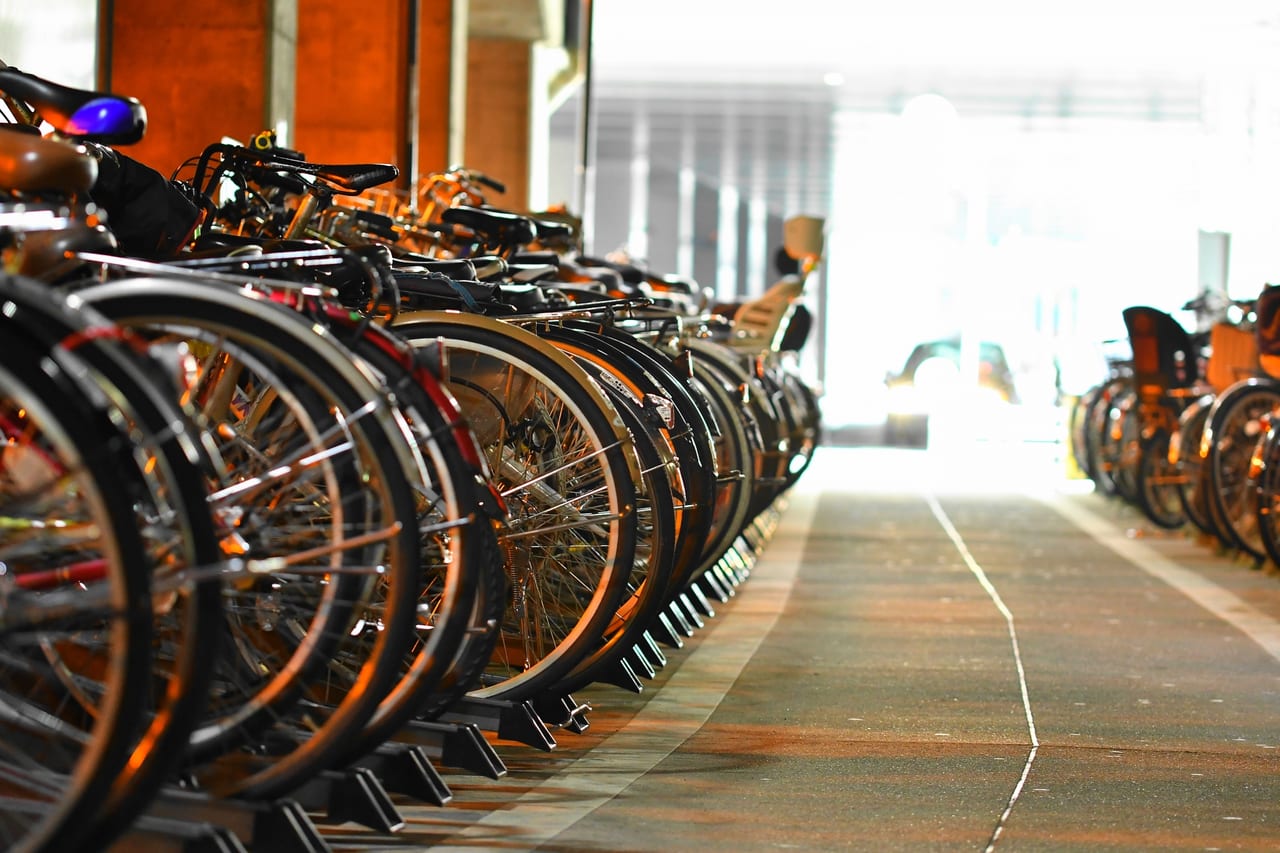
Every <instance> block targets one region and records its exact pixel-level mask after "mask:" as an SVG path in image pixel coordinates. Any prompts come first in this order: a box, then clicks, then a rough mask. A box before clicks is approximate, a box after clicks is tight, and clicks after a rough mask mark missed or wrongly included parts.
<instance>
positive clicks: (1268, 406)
mask: <svg viewBox="0 0 1280 853" xmlns="http://www.w3.org/2000/svg"><path fill="white" fill-rule="evenodd" d="M1277 406H1280V383H1276V382H1275V381H1273V380H1270V379H1248V380H1245V381H1243V382H1239V383H1236V384H1235V385H1233V386H1231V387H1230V388H1228V389H1227V390H1226V391H1225V392H1223V394H1222V395H1221V396H1219V397H1218V399H1217V400H1216V401H1215V402H1214V404H1213V408H1212V410H1211V412H1210V414H1209V422H1208V425H1207V426H1206V428H1205V435H1204V442H1205V443H1206V444H1207V447H1208V455H1207V456H1206V458H1205V464H1206V466H1208V469H1209V485H1210V489H1209V506H1210V509H1211V511H1212V513H1213V519H1214V524H1215V525H1216V526H1218V527H1219V528H1220V529H1221V530H1222V531H1223V532H1224V533H1225V534H1226V535H1227V536H1228V537H1229V543H1228V544H1230V545H1232V546H1233V547H1236V548H1239V549H1240V550H1241V551H1243V552H1245V553H1246V554H1248V555H1249V556H1251V557H1252V558H1254V559H1255V560H1263V559H1266V556H1267V554H1266V549H1265V548H1264V547H1263V544H1262V537H1261V533H1260V532H1259V530H1258V505H1257V500H1258V494H1257V489H1256V487H1255V486H1254V484H1253V483H1252V482H1251V479H1250V478H1251V476H1252V471H1251V468H1252V460H1253V458H1254V454H1255V451H1256V449H1257V447H1258V443H1259V442H1260V441H1261V440H1262V439H1263V438H1264V437H1265V433H1266V423H1267V421H1268V420H1269V419H1270V417H1271V415H1272V413H1273V412H1274V411H1275V410H1276V408H1277Z"/></svg>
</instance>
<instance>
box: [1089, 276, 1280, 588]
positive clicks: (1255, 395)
mask: <svg viewBox="0 0 1280 853" xmlns="http://www.w3.org/2000/svg"><path fill="white" fill-rule="evenodd" d="M1182 309H1183V310H1184V311H1194V312H1195V316H1196V318H1197V321H1196V329H1195V330H1194V331H1191V332H1189V331H1187V330H1186V329H1185V328H1184V327H1183V326H1182V325H1181V324H1180V323H1179V322H1178V321H1177V319H1175V318H1174V317H1173V316H1172V315H1171V314H1169V313H1168V312H1165V311H1163V310H1160V309H1157V308H1153V307H1150V306H1133V307H1130V308H1128V309H1126V310H1125V311H1124V321H1125V326H1126V329H1127V332H1128V344H1129V347H1128V350H1129V351H1128V352H1126V353H1124V355H1123V356H1122V357H1117V358H1115V359H1113V360H1111V363H1110V375H1109V376H1108V377H1106V378H1105V379H1104V380H1103V381H1102V382H1100V383H1099V384H1098V385H1096V386H1095V387H1093V388H1092V389H1090V390H1089V391H1088V392H1087V393H1085V394H1084V395H1082V396H1081V397H1080V398H1079V399H1078V400H1077V401H1076V405H1075V408H1074V410H1073V413H1072V422H1071V429H1072V445H1073V449H1074V452H1075V458H1076V461H1077V462H1078V464H1079V466H1080V468H1081V470H1083V471H1084V472H1085V473H1086V474H1087V476H1088V477H1090V478H1091V479H1092V480H1093V482H1094V483H1095V485H1096V487H1097V489H1098V490H1099V491H1100V492H1102V493H1104V494H1107V495H1113V496H1115V497H1117V498H1119V499H1122V500H1125V501H1128V502H1130V503H1132V504H1133V505H1135V506H1137V507H1138V508H1139V509H1141V511H1142V512H1143V514H1144V515H1145V516H1146V517H1147V518H1148V519H1149V520H1150V521H1151V522H1152V523H1153V524H1156V525H1158V526H1160V527H1163V528H1169V529H1174V528H1179V527H1182V526H1184V525H1191V526H1193V527H1194V528H1195V529H1197V530H1198V531H1200V532H1202V533H1204V534H1206V535H1207V536H1209V537H1212V539H1213V540H1214V541H1216V542H1218V543H1219V544H1220V545H1221V546H1222V547H1223V548H1226V549H1229V550H1231V551H1233V552H1238V553H1240V554H1242V555H1244V556H1246V557H1248V558H1249V559H1250V560H1252V561H1253V562H1254V564H1255V565H1256V566H1259V567H1260V566H1263V565H1265V564H1266V563H1268V562H1271V563H1275V564H1277V565H1280V513H1277V511H1276V510H1277V509H1280V418H1277V413H1278V412H1280V287H1275V286H1272V285H1267V286H1265V287H1264V288H1263V289H1262V291H1261V292H1260V294H1259V295H1258V296H1257V298H1255V299H1247V300H1229V299H1226V298H1225V297H1221V296H1218V297H1217V298H1215V297H1214V296H1213V295H1212V294H1209V293H1206V294H1202V295H1201V296H1200V297H1198V298H1197V299H1195V300H1192V301H1191V302H1188V303H1187V304H1186V305H1184V306H1182Z"/></svg>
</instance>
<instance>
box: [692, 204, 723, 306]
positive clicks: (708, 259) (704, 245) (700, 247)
mask: <svg viewBox="0 0 1280 853" xmlns="http://www.w3.org/2000/svg"><path fill="white" fill-rule="evenodd" d="M719 228H720V193H719V192H717V191H716V188H715V187H713V186H711V185H710V184H707V183H705V182H703V181H698V182H697V184H696V185H695V188H694V192H693V240H692V245H693V278H694V280H695V281H697V282H698V284H700V285H702V286H703V287H704V288H709V289H712V290H714V289H715V287H716V267H717V263H718V257H717V246H718V242H717V235H718V234H719ZM717 298H719V294H718V293H717Z"/></svg>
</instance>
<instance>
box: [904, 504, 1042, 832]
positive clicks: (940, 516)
mask: <svg viewBox="0 0 1280 853" xmlns="http://www.w3.org/2000/svg"><path fill="white" fill-rule="evenodd" d="M925 500H927V501H928V502H929V509H930V510H931V511H932V512H933V517H934V518H936V519H937V520H938V524H940V525H942V529H943V531H944V532H945V533H946V534H947V538H948V539H950V540H951V544H952V545H955V547H956V550H957V551H959V552H960V557H961V559H963V560H964V564H965V565H966V566H968V567H969V572H970V573H971V574H972V575H973V576H974V577H975V578H977V580H978V584H979V585H980V586H981V587H982V589H983V590H984V591H985V592H986V593H987V597H988V598H990V599H991V603H992V604H994V605H995V606H996V610H998V611H1000V615H1001V616H1003V617H1004V622H1005V627H1006V629H1007V630H1008V632H1009V645H1010V646H1011V647H1012V651H1013V662H1014V665H1015V666H1016V668H1017V670H1018V687H1019V688H1020V689H1021V691H1022V713H1023V715H1024V716H1025V717H1026V720H1027V736H1028V737H1029V738H1030V739H1031V749H1030V750H1029V751H1028V752H1027V760H1026V761H1025V762H1024V763H1023V765H1022V775H1021V776H1019V777H1018V782H1017V784H1016V785H1014V786H1013V791H1012V792H1011V793H1010V794H1009V801H1008V803H1006V804H1005V807H1004V811H1003V812H1001V813H1000V817H999V818H998V819H997V820H996V825H995V829H994V830H992V832H991V838H990V839H989V840H988V841H987V846H986V848H985V853H992V851H993V850H995V847H996V842H997V841H999V840H1000V835H1001V833H1003V832H1004V828H1005V826H1006V825H1008V823H1009V816H1010V815H1011V814H1013V807H1014V806H1015V805H1016V804H1017V802H1018V798H1019V797H1021V796H1022V789H1023V788H1024V787H1026V784H1027V777H1028V776H1030V775H1031V765H1033V764H1034V763H1035V760H1036V753H1038V752H1039V751H1040V738H1039V737H1038V736H1037V735H1036V720H1035V716H1034V715H1033V714H1032V713H1031V691H1030V690H1029V689H1028V688H1027V670H1026V668H1025V667H1024V666H1023V665H1022V648H1021V646H1019V645H1018V632H1017V631H1016V630H1015V629H1014V625H1013V611H1012V610H1010V609H1009V607H1008V605H1006V604H1005V603H1004V598H1003V597H1001V595H1000V592H999V591H998V590H997V589H996V586H995V584H993V583H992V582H991V579H990V578H989V577H987V573H986V571H984V570H983V568H982V565H981V564H980V563H979V562H978V561H977V560H976V559H975V558H974V556H973V553H972V552H971V551H970V550H969V546H968V545H966V544H964V539H963V538H962V537H961V536H960V531H958V530H956V527H955V525H954V524H952V523H951V519H950V518H948V517H947V513H946V512H945V511H944V510H943V509H942V504H940V503H938V499H937V498H936V497H935V496H934V495H931V494H928V495H925Z"/></svg>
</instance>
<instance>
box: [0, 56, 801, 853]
mask: <svg viewBox="0 0 1280 853" xmlns="http://www.w3.org/2000/svg"><path fill="white" fill-rule="evenodd" d="M0 65H2V64H0ZM0 96H2V97H3V100H4V103H5V106H6V109H7V111H8V113H9V116H8V119H9V120H8V123H6V124H3V125H0V247H2V249H3V257H4V260H5V266H6V270H5V274H4V276H3V277H0V329H3V331H2V332H0V334H2V335H3V340H4V342H5V345H4V347H3V348H0V428H3V431H4V439H5V443H4V445H3V447H2V448H0V631H2V634H0V636H2V637H3V641H2V642H0V751H2V752H0V778H3V780H4V782H3V788H4V795H3V798H2V799H0V845H3V846H4V847H5V848H6V849H14V850H41V851H44V850H48V851H54V850H57V851H66V850H77V849H101V848H103V847H106V846H108V845H109V844H111V843H112V842H113V841H114V840H115V839H118V838H120V837H121V836H122V835H123V834H125V833H136V832H165V831H176V830H175V829H173V827H171V826H170V827H169V828H168V829H166V826H168V825H167V824H164V822H163V821H160V819H159V817H157V815H160V814H166V815H170V816H173V815H175V814H176V815H177V816H178V817H181V816H182V815H183V814H184V812H183V811H182V808H181V807H175V806H174V803H175V802H178V803H179V804H180V803H182V802H186V803H187V805H188V807H189V809H191V810H190V811H188V812H186V814H188V815H194V814H200V813H202V812H200V809H199V807H198V806H196V805H191V803H192V802H196V801H198V802H200V803H208V802H210V801H213V800H224V801H228V802H230V801H236V802H261V803H267V802H278V801H279V800H280V799H281V798H287V797H290V796H294V795H296V794H297V792H299V791H300V790H302V789H304V788H306V787H307V786H312V785H314V784H315V783H316V782H317V780H320V779H324V778H327V777H325V776H324V774H325V773H328V772H333V771H336V770H342V769H350V768H354V767H364V768H366V769H367V768H369V767H373V766H375V764H376V762H373V758H374V757H377V756H383V757H385V756H386V755H387V748H388V746H389V745H391V744H395V743H397V742H398V741H397V739H398V738H399V737H401V735H402V734H403V733H404V732H406V731H407V730H409V729H411V728H412V727H413V726H425V725H428V724H429V723H430V721H445V720H449V719H450V718H451V717H450V715H456V714H457V713H458V709H459V708H467V709H469V710H470V711H471V712H475V711H476V709H478V708H493V707H502V708H507V709H510V708H512V707H516V706H517V705H519V704H521V703H529V704H530V705H531V706H533V707H536V708H538V709H543V711H544V713H545V714H549V715H550V716H548V717H547V718H546V720H545V722H547V723H550V724H553V725H573V724H574V721H575V715H577V714H580V709H576V708H575V707H574V703H573V701H572V697H571V694H572V693H573V692H574V691H577V690H580V689H582V688H584V687H585V686H587V685H590V684H595V683H607V684H618V685H623V686H628V687H631V688H632V689H638V687H639V684H640V679H643V678H645V677H651V676H652V674H653V665H654V663H655V662H656V661H659V660H660V659H661V654H660V653H659V652H658V644H659V643H660V642H663V641H664V640H665V641H666V642H676V643H678V636H679V634H680V633H681V631H682V630H683V629H682V622H683V623H687V622H689V621H696V619H697V617H698V612H699V610H700V609H701V610H706V609H707V608H708V604H709V602H711V601H713V600H716V599H719V600H725V599H727V598H728V597H729V596H730V595H731V594H732V586H733V585H734V584H735V583H737V582H738V581H740V580H741V578H742V571H741V569H742V568H743V566H742V565H741V564H738V566H737V569H735V568H734V565H735V564H734V562H733V561H734V559H735V556H734V555H735V554H737V555H738V557H741V552H742V551H743V550H744V549H745V548H746V545H745V543H746V541H747V540H748V539H749V540H751V543H752V545H759V543H760V540H761V538H762V537H763V533H762V531H763V530H764V528H763V527H762V526H761V524H760V522H759V519H762V518H765V517H767V516H768V515H769V514H770V512H771V507H773V506H774V505H775V502H776V501H777V499H778V498H779V496H780V495H782V494H784V493H785V492H786V490H787V489H788V488H790V487H791V486H792V485H793V484H794V483H795V482H796V480H797V478H798V477H800V476H801V474H802V473H803V472H804V470H805V468H806V467H807V465H808V464H809V462H810V460H811V459H812V455H813V451H814V448H815V447H816V446H817V444H818V442H819V439H820V431H821V418H820V410H819V405H818V400H817V395H816V394H815V391H814V389H813V388H811V387H810V385H809V384H808V383H806V382H805V381H804V380H803V379H802V378H801V376H800V373H799V371H798V369H797V365H796V357H795V350H796V349H798V348H799V346H800V345H801V344H802V343H803V338H804V329H803V327H802V326H801V324H800V323H799V322H796V323H794V324H793V323H791V322H790V320H791V319H792V318H793V317H796V316H797V315H796V311H797V307H798V305H799V299H800V296H801V294H802V291H803V287H804V282H805V278H806V276H807V275H808V274H809V273H810V272H811V271H812V269H813V268H814V266H815V265H816V264H817V263H818V261H819V258H820V255H821V252H822V223H821V221H820V220H817V219H814V218H810V217H796V218H793V219H791V220H788V222H787V246H786V250H787V253H786V257H787V258H788V259H789V260H790V261H791V262H792V263H793V264H794V267H793V268H792V269H789V270H787V271H786V274H784V275H782V276H781V278H780V280H779V281H778V283H777V284H775V285H774V286H773V287H772V288H771V289H770V290H769V291H768V292H767V293H766V294H764V296H762V297H761V298H760V299H757V300H754V301H752V302H750V303H747V304H745V305H734V306H729V305H725V306H714V305H711V304H710V302H709V300H708V298H707V297H706V295H705V293H704V292H703V291H702V290H701V289H700V288H699V287H698V286H697V284H696V283H694V282H691V281H687V280H682V279H680V278H677V277H675V276H670V275H661V274H658V273H655V272H653V271H650V270H646V269H644V268H642V267H641V266H639V265H637V264H634V263H625V262H620V261H615V260H609V259H604V258H595V257H589V256H587V255H584V254H583V253H582V252H581V251H580V250H579V247H578V233H577V229H576V227H575V224H574V223H573V221H572V219H571V217H568V216H565V215H555V214H552V213H547V214H545V215H540V216H529V215H524V214H518V213H515V212H512V211H506V210H500V209H496V208H494V207H492V206H490V205H489V204H488V203H487V199H486V192H488V191H491V190H494V189H497V188H499V185H498V184H497V182H495V181H493V180H491V179H490V178H488V177H486V176H484V175H481V174H478V173H476V172H474V171H468V170H466V169H461V168H456V169H451V170H449V171H446V172H441V173H438V174H434V175H431V176H429V177H428V178H426V179H424V181H423V182H422V183H421V184H420V185H419V186H418V187H416V188H414V191H413V192H410V193H405V194H397V193H395V192H392V191H390V190H386V189H385V185H386V184H387V183H388V182H390V181H392V180H393V179H394V178H395V177H396V169H395V168H394V167H392V166H388V165H385V164H344V165H326V164H317V163H312V162H310V161H308V160H307V159H306V158H305V156H304V155H303V154H302V153H300V152H297V151H292V150H288V149H284V148H281V147H279V146H278V145H276V140H275V138H274V137H273V136H272V135H271V134H262V135H260V136H258V137H255V138H254V139H253V140H251V141H250V143H249V144H247V145H238V144H231V143H226V142H220V143H216V144H213V145H210V146H209V147H208V148H206V149H205V150H204V151H203V152H201V153H200V154H199V155H198V156H197V157H193V158H192V160H191V161H190V162H189V163H186V164H183V166H182V167H181V169H180V170H179V171H178V172H176V173H175V175H174V176H172V177H171V178H165V177H163V176H161V175H160V174H159V173H157V172H155V171H154V170H151V169H149V168H148V167H145V166H143V165H142V164H140V163H137V162H136V161H134V160H132V159H130V158H128V157H127V156H125V155H124V154H122V153H121V152H120V151H118V150H117V148H118V147H119V146H123V145H127V144H128V143H130V142H133V141H136V140H137V139H138V138H140V137H141V135H142V133H143V132H144V130H145V110H144V109H143V107H142V105H141V104H139V103H138V102H136V101H134V100H132V99H129V98H124V97H119V96H116V95H112V94H110V93H104V92H90V91H83V90H78V89H73V88H69V87H64V86H61V85H58V84H56V83H54V82H52V81H48V80H44V79H42V78H40V77H37V76H34V75H31V74H26V73H24V72H21V71H19V70H17V69H13V68H7V67H0ZM713 309H714V310H713ZM800 316H803V315H800ZM485 703H488V704H487V705H486V704H485ZM546 709H550V710H546ZM561 712H562V713H561ZM557 715H558V716H557ZM377 766H384V765H377ZM183 797H187V798H188V799H187V800H183ZM192 797H194V798H195V800H191V799H190V798H192ZM160 801H163V802H165V803H167V804H168V805H167V807H166V809H157V808H156V803H157V802H160ZM227 843H232V842H227ZM276 849H284V848H283V847H277V848H276Z"/></svg>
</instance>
